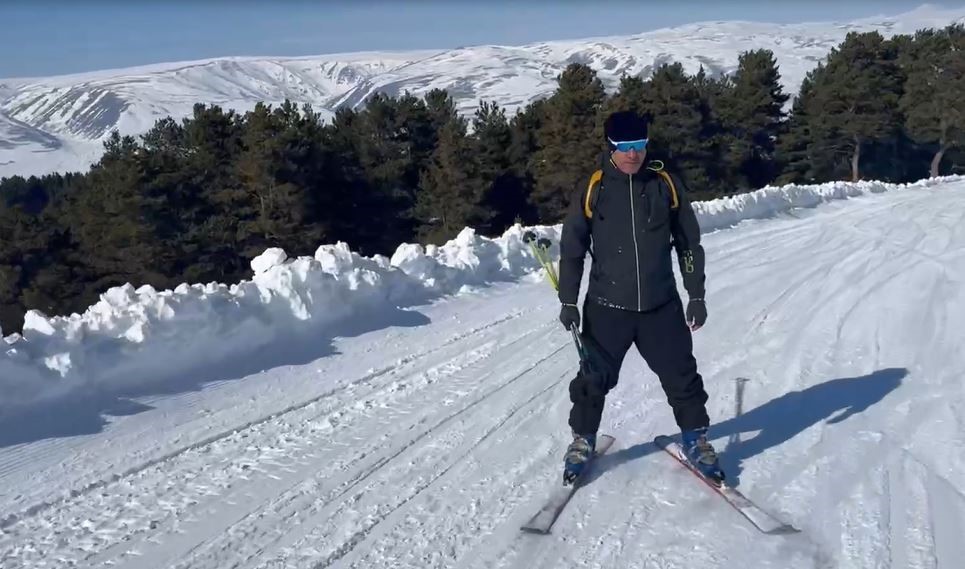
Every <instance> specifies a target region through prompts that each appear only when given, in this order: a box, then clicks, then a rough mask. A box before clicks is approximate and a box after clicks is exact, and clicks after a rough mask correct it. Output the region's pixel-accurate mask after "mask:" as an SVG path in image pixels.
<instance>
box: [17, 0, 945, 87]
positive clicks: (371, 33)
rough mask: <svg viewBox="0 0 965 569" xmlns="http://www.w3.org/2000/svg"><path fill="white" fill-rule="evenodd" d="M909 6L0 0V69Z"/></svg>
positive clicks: (748, 1) (580, 33) (45, 71)
mask: <svg viewBox="0 0 965 569" xmlns="http://www.w3.org/2000/svg"><path fill="white" fill-rule="evenodd" d="M930 3H931V4H933V5H938V6H961V5H962V4H963V2H962V1H958V2H942V1H937V2H935V1H933V2H930ZM917 5H918V2H915V1H914V0H906V1H903V2H902V1H895V0H874V1H869V0H839V1H829V0H808V1H806V2H803V1H802V2H798V1H796V0H793V1H785V0H756V1H752V0H732V1H728V2H723V1H717V0H713V1H711V0H696V1H694V0H663V1H659V2H656V1H651V0H636V1H630V0H623V1H611V2H606V1H603V0H580V1H572V0H558V1H557V2H548V1H545V0H519V1H518V2H508V1H505V0H472V1H465V0H450V1H429V0H415V1H411V0H410V1H404V0H396V1H384V0H380V1H376V0H354V1H352V2H344V1H339V0H331V1H315V2H308V1H305V0H301V1H297V0H276V1H273V2H271V1H268V0H263V1H260V2H256V1H252V0H237V1H228V0H196V1H194V2H188V1H184V0H170V1H160V0H127V1H122V0H112V1H105V0H59V1H57V0H32V1H31V0H0V78H4V77H36V76H45V75H55V74H61V73H73V72H77V71H89V70H95V69H104V68H114V67H127V66H131V65H140V64H146V63H157V62H164V61H181V60H189V59H201V58H207V57H219V56H226V55H280V56H286V55H293V56H297V55H313V54H324V53H333V52H344V51H363V50H397V49H414V48H415V49H418V48H447V47H458V46H465V45H477V44H489V43H493V44H519V43H526V42H531V41H543V40H552V39H568V38H579V37H586V36H599V35H620V34H633V33H639V32H643V31H647V30H651V29H656V28H662V27H666V26H673V25H679V24H684V23H689V22H694V21H703V20H731V19H743V20H757V21H770V22H801V21H815V20H831V19H833V20H849V19H854V18H860V17H865V16H874V15H881V14H896V13H901V12H905V11H908V10H911V9H913V8H914V7H916V6H917Z"/></svg>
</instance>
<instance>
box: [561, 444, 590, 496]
mask: <svg viewBox="0 0 965 569" xmlns="http://www.w3.org/2000/svg"><path fill="white" fill-rule="evenodd" d="M595 450H596V434H592V435H577V434H575V433H574V434H573V442H572V443H570V446H569V447H568V448H567V449H566V456H565V457H564V458H563V485H564V486H568V485H570V484H572V483H573V482H575V481H576V479H577V478H578V477H579V476H580V473H582V472H583V467H584V466H586V463H587V462H588V461H589V460H590V458H592V457H593V453H594V452H595Z"/></svg>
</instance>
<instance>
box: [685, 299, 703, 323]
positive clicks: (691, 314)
mask: <svg viewBox="0 0 965 569" xmlns="http://www.w3.org/2000/svg"><path fill="white" fill-rule="evenodd" d="M705 322H707V305H706V304H704V299H702V298H691V299H690V302H688V303H687V325H688V326H690V329H691V330H693V331H697V330H698V329H700V327H701V326H703V325H704V323H705Z"/></svg>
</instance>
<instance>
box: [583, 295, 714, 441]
mask: <svg viewBox="0 0 965 569" xmlns="http://www.w3.org/2000/svg"><path fill="white" fill-rule="evenodd" d="M582 334H583V335H584V336H588V337H590V338H591V339H592V340H594V341H595V342H596V344H597V347H598V348H599V349H600V350H602V351H603V352H605V353H606V354H607V355H608V356H609V358H610V360H611V365H612V366H614V368H613V370H612V376H613V377H612V379H611V380H610V382H609V385H608V386H606V387H604V388H603V389H587V386H586V382H585V381H583V378H582V377H581V374H577V377H576V378H575V379H574V380H573V381H572V382H571V383H570V400H571V401H572V402H573V407H572V408H571V410H570V420H569V425H570V428H572V429H573V432H575V433H577V434H591V433H596V432H597V430H599V428H600V419H601V417H602V415H603V405H604V401H605V399H606V394H607V393H608V392H609V391H610V390H612V389H613V387H615V386H616V383H617V378H618V376H619V371H620V368H621V366H622V365H623V359H624V356H626V354H627V351H628V350H629V349H630V346H631V345H636V347H637V350H638V351H639V352H640V355H641V356H642V357H643V359H644V361H645V362H646V364H647V366H649V368H650V369H651V371H653V372H654V373H655V374H656V375H657V377H658V378H659V380H660V384H661V386H662V387H663V391H664V393H665V394H666V396H667V402H668V403H669V404H670V406H671V408H672V409H673V414H674V418H675V419H676V421H677V425H678V426H679V427H680V429H681V430H689V429H696V428H699V427H707V426H709V425H710V419H709V418H708V416H707V409H706V407H705V404H706V402H707V392H706V391H704V383H703V379H702V378H701V376H700V374H699V373H697V361H696V359H695V358H694V355H693V338H692V337H691V332H690V329H689V328H688V327H687V323H686V319H685V317H684V310H683V304H682V301H681V299H680V296H679V295H674V299H673V300H671V301H670V302H668V303H666V304H664V305H662V306H660V307H658V308H655V309H653V310H650V311H648V312H634V311H630V310H622V309H619V308H611V307H608V306H604V305H602V304H598V303H596V302H594V301H593V300H590V299H587V301H586V302H585V303H584V305H583V330H582Z"/></svg>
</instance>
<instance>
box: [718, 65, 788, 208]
mask: <svg viewBox="0 0 965 569" xmlns="http://www.w3.org/2000/svg"><path fill="white" fill-rule="evenodd" d="M780 78H781V76H780V73H779V71H778V67H777V61H776V60H775V58H774V54H773V53H772V52H770V51H769V50H756V51H750V52H744V53H742V54H741V55H740V57H739V59H738V66H737V71H736V72H735V73H734V75H733V77H732V81H731V82H729V83H728V85H727V87H728V88H725V89H720V91H719V92H720V96H719V97H718V98H717V99H716V101H715V105H714V106H715V108H716V112H717V114H718V115H719V117H720V120H721V123H722V126H723V128H724V129H725V130H726V131H727V132H728V133H729V134H730V135H731V138H730V140H729V143H730V144H729V145H728V153H727V162H728V163H729V164H730V165H731V167H732V168H733V169H734V170H736V171H737V172H738V173H739V176H738V183H739V189H741V190H748V189H755V188H760V187H762V186H765V185H767V184H768V183H770V182H771V181H772V180H773V179H774V177H775V176H776V175H777V166H776V159H775V149H776V144H777V140H778V137H779V135H780V134H781V130H782V127H783V124H784V120H785V113H784V110H783V109H784V104H785V103H786V102H787V100H788V98H789V97H788V95H785V94H784V91H783V87H782V86H781V83H780Z"/></svg>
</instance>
